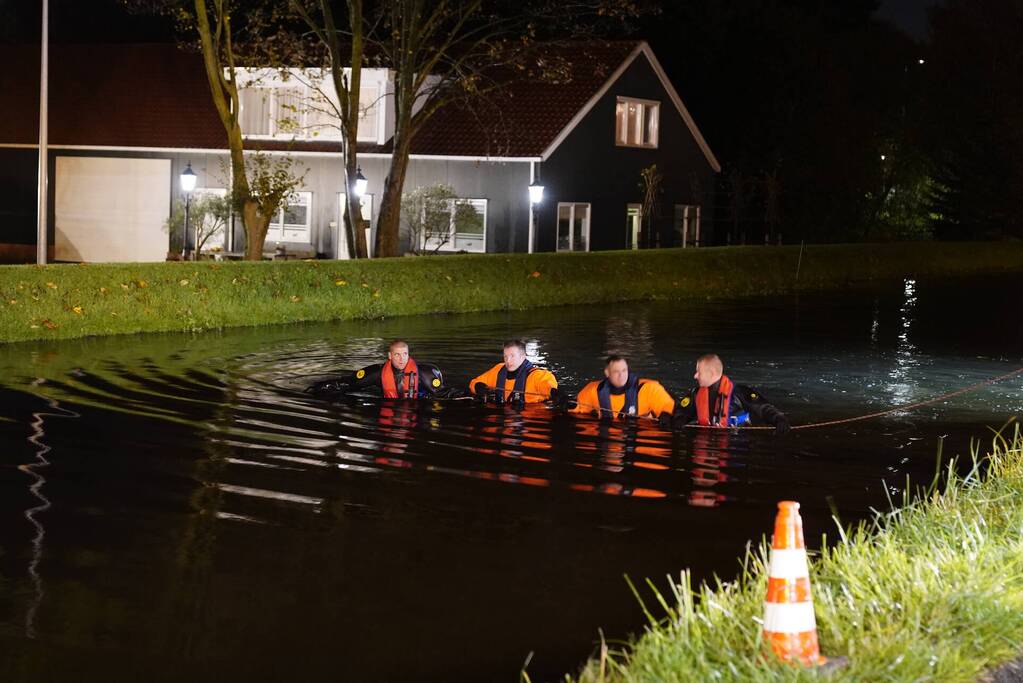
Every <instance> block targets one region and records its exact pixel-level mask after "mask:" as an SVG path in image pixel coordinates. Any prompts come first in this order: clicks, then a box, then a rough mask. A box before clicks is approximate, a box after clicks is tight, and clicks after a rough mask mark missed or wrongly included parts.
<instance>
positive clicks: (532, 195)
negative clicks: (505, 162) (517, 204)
mask: <svg viewBox="0 0 1023 683" xmlns="http://www.w3.org/2000/svg"><path fill="white" fill-rule="evenodd" d="M529 174H530V175H531V176H532V179H531V182H530V183H529V243H528V245H527V250H528V251H529V253H530V254H532V253H533V247H534V242H535V240H536V237H535V233H536V215H535V214H536V211H535V209H536V205H537V204H539V203H540V202H542V201H543V185H542V184H541V183H540V179H539V177H538V175H539V174H537V173H536V166H535V165H534V164H533V163H530V164H529Z"/></svg>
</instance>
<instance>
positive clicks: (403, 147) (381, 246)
mask: <svg viewBox="0 0 1023 683" xmlns="http://www.w3.org/2000/svg"><path fill="white" fill-rule="evenodd" d="M406 139H407V138H406ZM395 142H396V143H397V144H396V145H395V148H394V156H393V157H391V170H390V172H389V173H388V174H387V179H386V180H385V181H384V193H383V197H382V198H381V200H380V216H379V218H377V239H376V248H375V249H374V252H373V253H374V255H375V256H377V257H382V256H401V252H400V248H401V234H400V230H401V191H402V189H403V188H404V186H405V173H406V171H407V170H408V162H409V144H408V142H405V141H404V140H403V141H401V142H398V141H395Z"/></svg>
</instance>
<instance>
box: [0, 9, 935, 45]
mask: <svg viewBox="0 0 1023 683" xmlns="http://www.w3.org/2000/svg"><path fill="white" fill-rule="evenodd" d="M937 1H938V0H881V2H880V6H879V8H878V10H877V12H876V13H875V16H876V17H878V18H879V19H882V20H885V21H888V22H891V23H892V24H895V25H896V26H898V27H899V28H900V29H902V30H903V31H905V32H906V33H907V34H909V35H910V36H912V37H913V38H914V39H915V40H923V39H925V38H926V37H927V30H928V29H927V26H928V25H927V9H928V8H929V7H930V6H932V5H934V4H936V2H937ZM41 5H42V3H41V1H40V0H0V40H2V41H4V42H36V41H38V39H39V12H40V9H39V8H40V6H41ZM50 26H51V34H50V39H51V40H52V41H54V42H61V43H64V42H74V43H87V42H133V43H134V42H165V41H169V40H172V39H173V35H172V32H171V30H170V28H169V27H168V25H167V22H166V21H165V20H164V19H162V18H158V17H151V16H130V15H128V14H127V13H126V12H125V10H124V9H123V7H122V6H121V3H120V2H119V1H118V0H50Z"/></svg>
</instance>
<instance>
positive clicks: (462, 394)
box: [433, 387, 472, 398]
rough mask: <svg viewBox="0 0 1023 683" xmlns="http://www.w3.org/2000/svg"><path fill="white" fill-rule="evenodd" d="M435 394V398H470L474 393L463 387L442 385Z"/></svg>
mask: <svg viewBox="0 0 1023 683" xmlns="http://www.w3.org/2000/svg"><path fill="white" fill-rule="evenodd" d="M433 396H434V398H469V397H470V396H472V394H471V393H469V391H467V390H466V389H463V388H462V387H441V388H440V389H438V390H437V391H435V392H433Z"/></svg>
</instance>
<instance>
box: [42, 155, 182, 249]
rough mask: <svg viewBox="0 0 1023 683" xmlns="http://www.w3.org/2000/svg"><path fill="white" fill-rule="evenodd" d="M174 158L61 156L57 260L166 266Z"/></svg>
mask: <svg viewBox="0 0 1023 683" xmlns="http://www.w3.org/2000/svg"><path fill="white" fill-rule="evenodd" d="M170 173H171V162H170V159H113V158H99V157H57V177H56V181H55V194H56V206H55V207H54V214H55V216H54V220H55V221H56V228H57V230H56V236H55V240H56V243H55V245H54V247H55V257H56V259H57V260H58V261H89V262H93V263H99V262H118V261H163V260H164V259H165V258H166V257H167V243H168V240H167V232H166V230H164V223H165V222H166V221H167V216H168V215H169V214H170V193H171V179H170Z"/></svg>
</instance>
